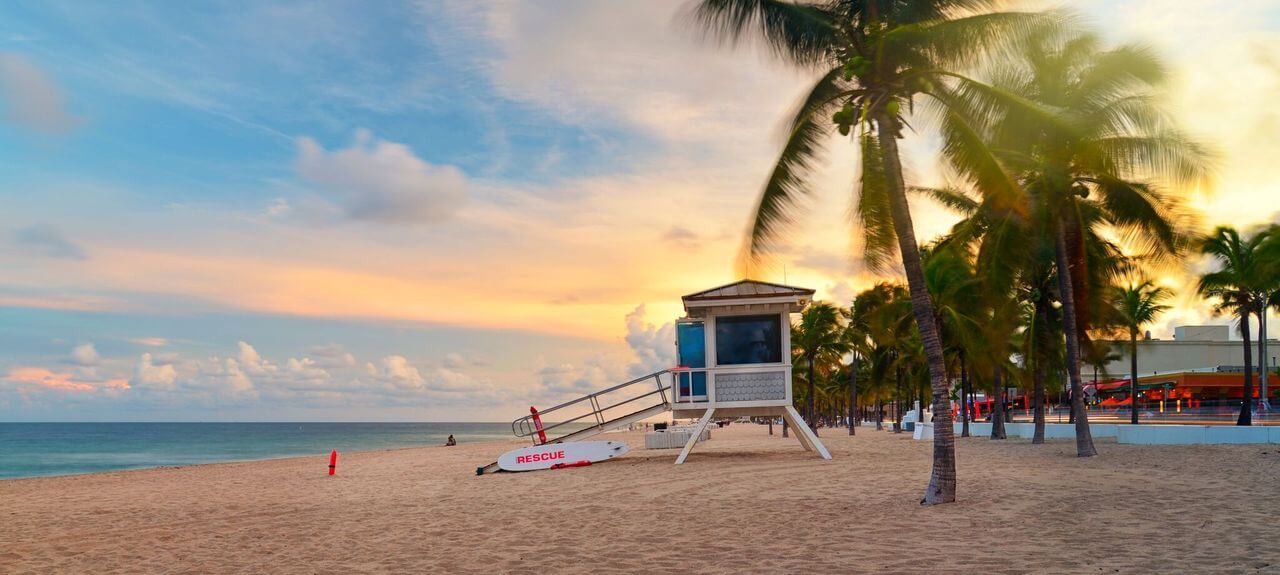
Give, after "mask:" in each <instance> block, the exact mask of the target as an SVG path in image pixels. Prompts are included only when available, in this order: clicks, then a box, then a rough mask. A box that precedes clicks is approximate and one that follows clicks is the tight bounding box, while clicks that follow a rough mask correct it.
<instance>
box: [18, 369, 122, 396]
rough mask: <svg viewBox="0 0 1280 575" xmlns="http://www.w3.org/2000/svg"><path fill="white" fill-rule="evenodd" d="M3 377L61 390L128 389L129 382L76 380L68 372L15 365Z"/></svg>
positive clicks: (118, 380) (120, 380)
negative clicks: (100, 387)
mask: <svg viewBox="0 0 1280 575" xmlns="http://www.w3.org/2000/svg"><path fill="white" fill-rule="evenodd" d="M5 379H8V380H9V381H13V382H17V383H30V384H34V385H39V386H41V387H47V388H49V389H60V390H63V391H76V392H92V391H97V390H98V388H99V386H102V387H105V388H108V389H120V390H124V389H129V382H128V381H127V380H124V379H110V380H107V381H104V382H98V383H92V382H85V381H76V380H74V379H72V375H71V374H70V373H65V372H53V371H49V370H47V369H44V368H42V367H15V368H13V369H10V370H9V375H7V376H5Z"/></svg>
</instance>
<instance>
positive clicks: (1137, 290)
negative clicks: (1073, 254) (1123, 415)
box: [1112, 280, 1173, 425]
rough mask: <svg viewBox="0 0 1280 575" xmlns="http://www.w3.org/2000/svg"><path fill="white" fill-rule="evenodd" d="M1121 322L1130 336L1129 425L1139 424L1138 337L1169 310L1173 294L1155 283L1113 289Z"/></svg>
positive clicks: (1133, 283)
mask: <svg viewBox="0 0 1280 575" xmlns="http://www.w3.org/2000/svg"><path fill="white" fill-rule="evenodd" d="M1112 290H1113V291H1112V298H1113V306H1114V310H1115V316H1116V321H1117V323H1118V324H1119V325H1120V326H1121V327H1122V328H1124V330H1125V331H1127V332H1128V335H1129V402H1130V409H1129V423H1131V424H1133V425H1137V424H1138V334H1139V333H1140V332H1141V331H1142V326H1144V325H1147V324H1149V323H1151V322H1153V321H1155V320H1156V318H1157V317H1159V316H1160V314H1162V313H1164V312H1165V311H1166V310H1168V309H1169V306H1168V305H1165V303H1164V302H1165V301H1167V300H1168V299H1169V298H1170V297H1172V296H1173V292H1171V291H1169V290H1168V289H1166V288H1163V287H1160V286H1157V285H1155V283H1153V282H1152V281H1151V280H1142V281H1140V282H1131V283H1129V284H1128V285H1125V286H1114V287H1113V288H1112Z"/></svg>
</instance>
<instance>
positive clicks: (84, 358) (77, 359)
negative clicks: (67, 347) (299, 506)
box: [71, 342, 102, 367]
mask: <svg viewBox="0 0 1280 575" xmlns="http://www.w3.org/2000/svg"><path fill="white" fill-rule="evenodd" d="M101 360H102V356H100V355H98V350H97V348H95V347H94V346H93V343H92V342H90V343H86V344H82V345H77V346H76V347H75V349H72V350H71V362H72V363H74V364H76V365H81V366H86V367H88V366H94V365H98V363H99V362H100V361H101Z"/></svg>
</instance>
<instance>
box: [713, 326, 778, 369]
mask: <svg viewBox="0 0 1280 575" xmlns="http://www.w3.org/2000/svg"><path fill="white" fill-rule="evenodd" d="M751 363H782V316H780V315H778V314H770V315H738V316H720V317H717V318H716V364H718V365H742V364H751Z"/></svg>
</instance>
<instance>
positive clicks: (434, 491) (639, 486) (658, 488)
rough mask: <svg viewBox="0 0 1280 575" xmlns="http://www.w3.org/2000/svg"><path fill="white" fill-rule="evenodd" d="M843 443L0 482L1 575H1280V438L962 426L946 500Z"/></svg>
mask: <svg viewBox="0 0 1280 575" xmlns="http://www.w3.org/2000/svg"><path fill="white" fill-rule="evenodd" d="M775 431H780V429H778V428H775ZM822 435H823V441H824V442H826V444H827V446H828V447H829V448H830V449H831V452H832V454H833V456H834V460H832V461H823V460H820V459H818V458H817V457H816V456H814V455H812V454H810V453H808V452H805V451H803V450H802V449H801V448H800V447H799V444H798V443H797V442H796V441H795V439H794V438H790V439H783V438H781V437H780V436H778V435H774V436H769V435H767V432H766V429H765V427H763V426H756V425H748V424H736V425H733V426H731V427H729V428H725V429H715V430H714V431H713V433H712V439H711V441H709V442H707V443H705V444H703V445H701V446H699V448H698V449H696V450H695V451H694V452H693V454H692V455H691V456H690V457H689V460H688V462H686V464H685V465H682V466H679V467H677V466H673V465H672V462H673V461H674V459H675V457H676V451H675V450H660V451H659V450H645V449H642V448H641V446H643V438H642V436H641V434H640V433H639V432H629V433H622V434H608V435H605V436H604V437H605V438H608V439H624V440H627V441H629V442H630V443H631V445H632V446H633V448H634V450H633V451H632V452H631V453H630V454H628V455H627V456H625V457H623V458H621V459H619V460H615V461H611V462H608V463H604V464H600V465H595V466H591V467H586V468H577V469H567V470H558V471H539V472H530V473H521V474H511V473H500V474H495V475H487V476H483V477H476V476H475V475H474V470H475V468H476V466H477V465H480V464H484V463H487V462H489V461H492V460H494V459H495V458H496V457H497V456H498V455H499V454H500V453H501V452H503V451H505V450H506V449H508V448H510V447H513V446H516V445H519V444H516V443H514V442H513V443H500V442H499V443H486V444H470V445H465V444H464V445H459V446H457V447H451V448H444V447H430V448H416V449H401V450H390V451H380V452H366V453H350V454H342V456H341V457H340V459H339V462H338V475H337V476H336V477H332V478H330V477H327V476H325V471H326V469H325V467H326V465H327V461H326V459H327V457H324V456H320V457H311V458H294V459H281V460H273V461H262V462H248V463H228V464H214V465H199V466H190V467H183V468H168V469H152V470H141V471H129V472H118V473H104V474H96V475H82V476H72V477H59V478H40V479H22V480H11V481H0V573H6V574H16V573H78V572H93V573H381V572H410V571H412V572H418V573H495V572H496V573H507V572H526V573H530V572H532V573H559V572H576V573H765V572H768V573H792V572H799V571H810V570H817V571H824V572H840V573H867V572H880V573H911V572H920V573H924V572H929V573H1280V484H1277V480H1278V478H1280V452H1278V451H1280V448H1277V446H1267V445H1262V446H1128V445H1117V444H1115V443H1114V441H1110V440H1107V441H1099V443H1098V448H1099V451H1100V452H1101V456H1099V457H1095V458H1091V459H1077V458H1076V457H1074V443H1073V442H1071V441H1053V442H1050V443H1049V444H1047V445H1042V446H1035V445H1031V444H1030V443H1029V442H1028V441H1027V440H1021V439H1011V440H1006V441H1001V442H994V441H990V440H988V439H986V438H965V439H958V458H959V474H960V486H959V498H960V500H959V502H958V503H955V504H951V505H945V506H940V507H928V508H926V507H921V506H920V505H918V503H917V502H918V500H919V498H920V495H921V493H922V491H923V488H924V484H925V482H926V480H927V479H928V471H929V463H930V445H929V443H927V442H917V441H912V440H911V439H910V437H909V436H908V435H907V434H902V435H894V434H891V433H889V432H876V431H874V430H873V429H872V428H870V427H866V426H864V427H861V428H859V430H858V435H857V436H856V437H849V436H848V435H847V432H846V431H845V430H843V429H834V430H823V433H822Z"/></svg>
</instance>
